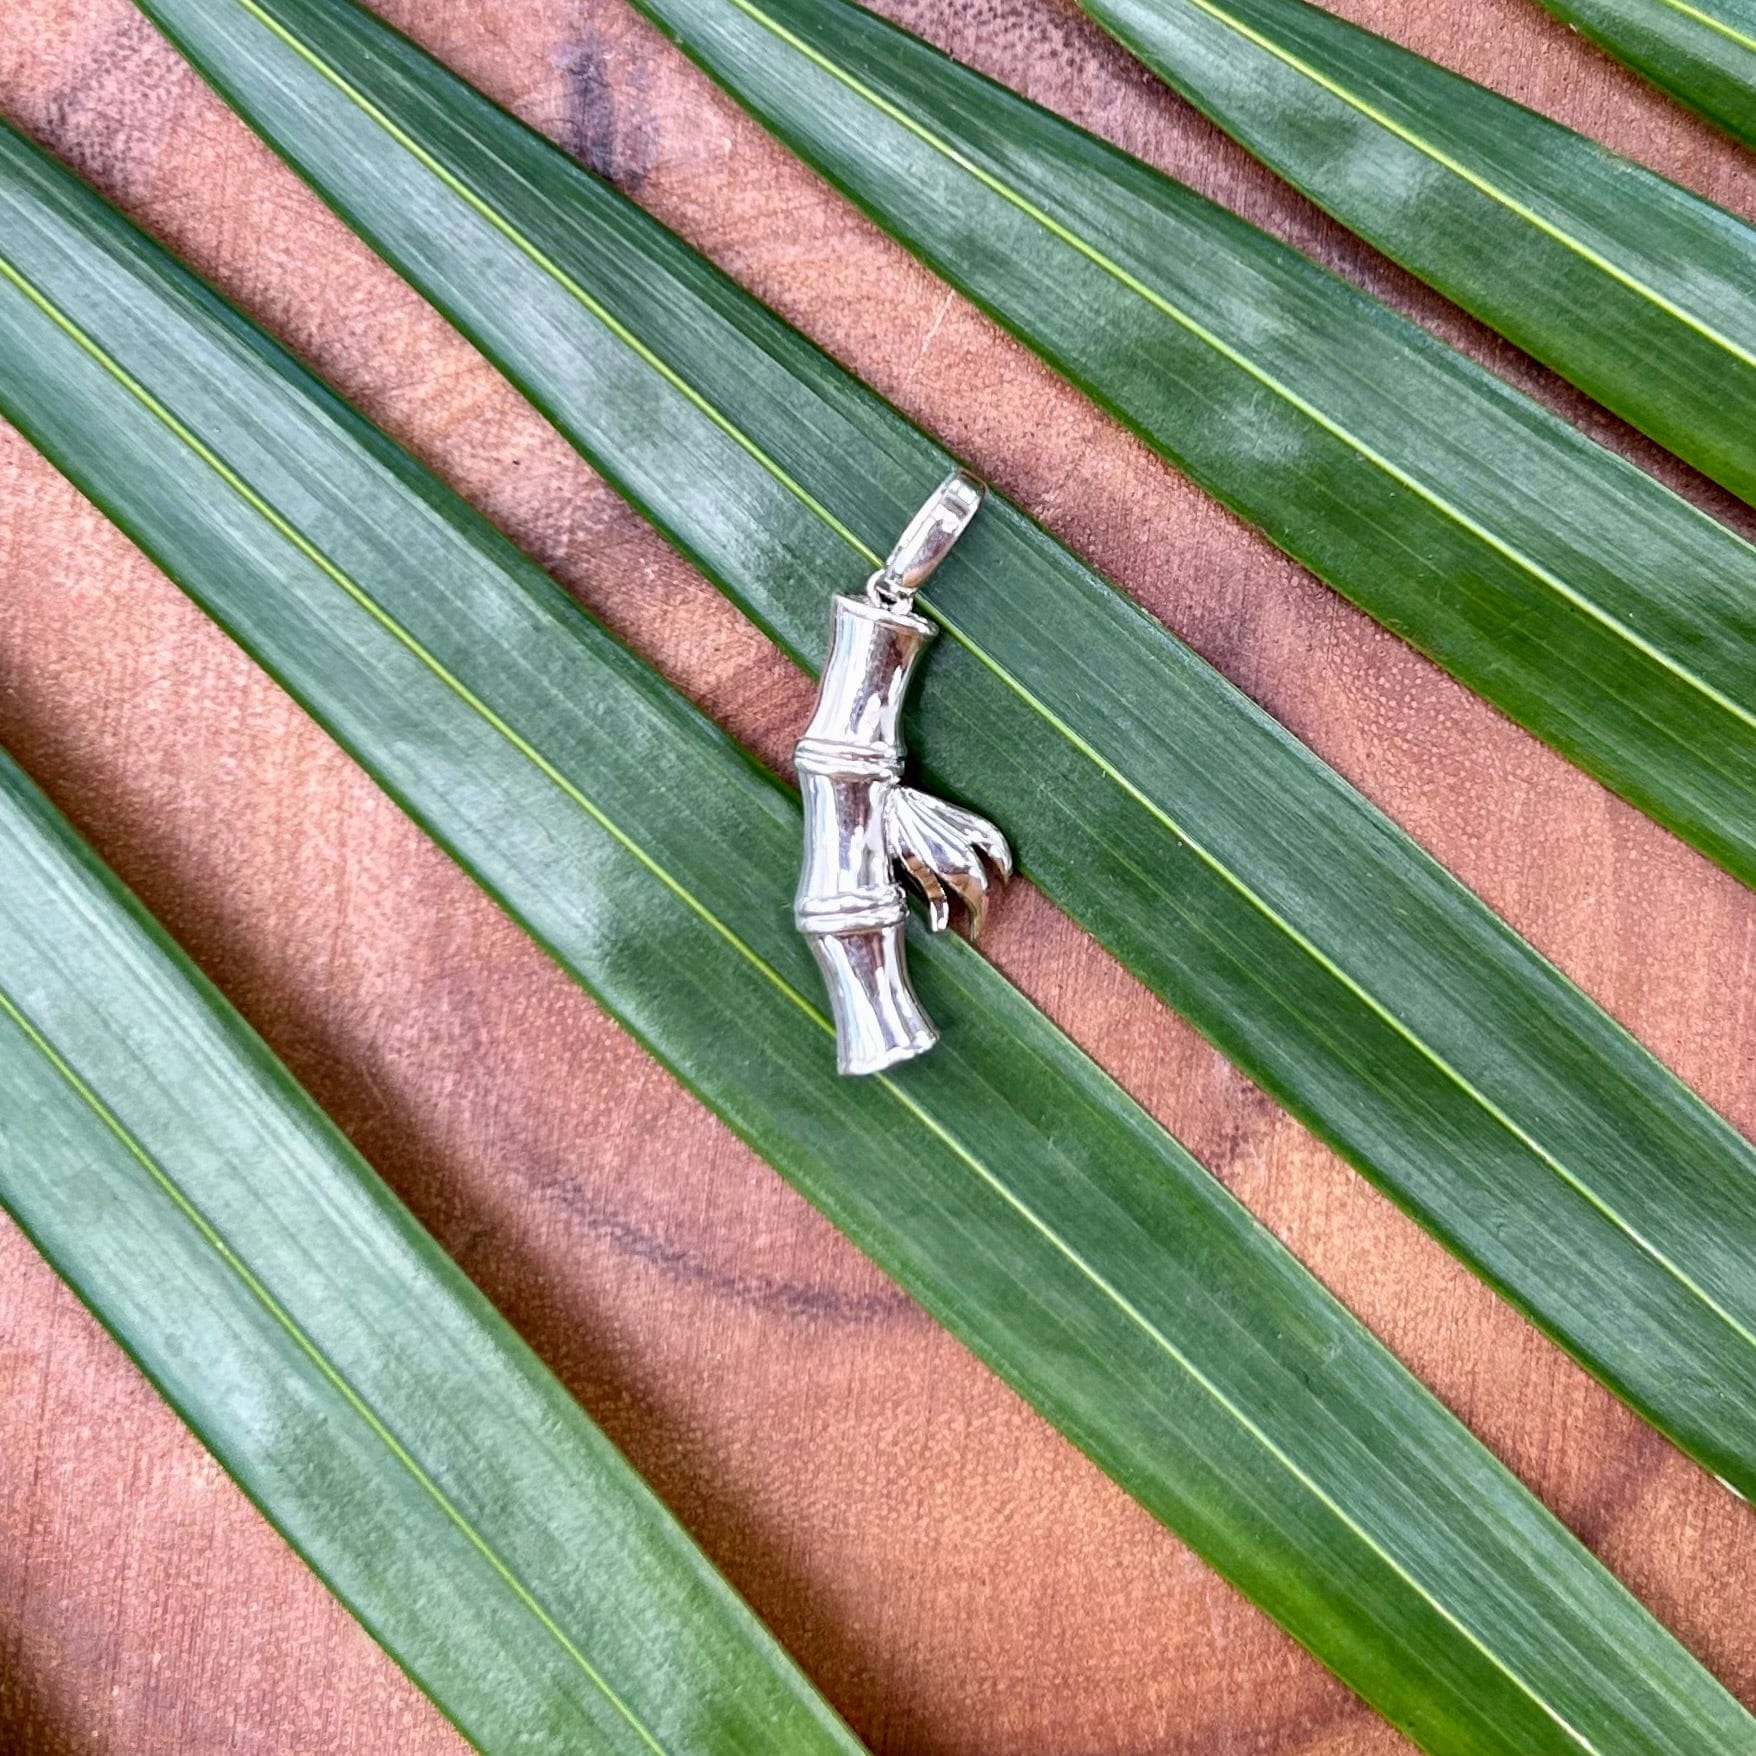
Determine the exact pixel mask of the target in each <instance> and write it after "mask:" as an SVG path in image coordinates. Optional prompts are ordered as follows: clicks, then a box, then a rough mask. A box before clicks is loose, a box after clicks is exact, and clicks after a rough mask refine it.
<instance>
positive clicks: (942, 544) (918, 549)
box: [866, 469, 987, 610]
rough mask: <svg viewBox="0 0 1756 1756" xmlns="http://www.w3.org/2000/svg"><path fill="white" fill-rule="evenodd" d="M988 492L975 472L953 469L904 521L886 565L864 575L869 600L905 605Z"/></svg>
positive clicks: (883, 604)
mask: <svg viewBox="0 0 1756 1756" xmlns="http://www.w3.org/2000/svg"><path fill="white" fill-rule="evenodd" d="M986 492H987V490H986V489H985V488H984V487H983V486H982V484H981V483H980V482H978V481H977V480H976V479H975V477H974V476H972V475H968V474H966V473H965V472H964V471H963V470H960V469H957V470H953V471H952V472H951V474H950V475H948V476H947V477H946V478H945V480H944V481H942V482H941V483H940V484H939V486H938V487H937V488H935V489H934V490H933V492H932V494H931V495H930V496H929V497H928V499H927V502H926V504H925V505H924V506H922V508H921V509H920V511H919V512H917V513H916V514H915V515H914V517H913V518H911V519H910V520H909V521H908V525H907V528H906V529H904V531H903V533H902V535H901V536H899V537H898V538H897V539H896V547H895V548H893V549H892V550H891V551H890V554H889V555H888V557H886V559H885V562H884V565H883V566H882V567H880V568H879V569H878V571H877V572H876V573H874V574H873V575H872V577H871V578H870V579H868V580H867V581H866V595H867V596H868V597H869V598H871V600H872V602H873V603H875V604H878V605H880V606H881V607H882V608H884V609H887V610H895V609H903V610H906V609H907V608H908V607H909V602H910V600H911V599H912V598H913V597H914V595H915V593H916V592H917V591H919V590H920V589H921V587H922V586H923V585H925V584H926V583H927V581H928V580H929V579H930V578H931V577H932V574H933V570H934V568H936V567H937V566H938V565H939V563H940V562H941V561H943V560H944V559H945V557H946V556H947V555H948V554H949V553H950V552H951V545H952V544H953V543H955V542H956V541H957V539H958V538H959V537H960V536H962V535H963V533H964V532H965V531H966V530H968V529H969V525H970V520H971V519H973V518H974V517H975V515H976V513H977V512H979V511H980V510H981V505H982V498H983V496H984V495H985V494H986Z"/></svg>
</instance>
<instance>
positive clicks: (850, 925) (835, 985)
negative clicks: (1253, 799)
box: [793, 471, 1012, 1074]
mask: <svg viewBox="0 0 1756 1756" xmlns="http://www.w3.org/2000/svg"><path fill="white" fill-rule="evenodd" d="M982 493H983V490H982V487H981V484H980V483H979V482H976V481H974V480H973V479H972V478H971V477H969V476H966V475H964V474H963V473H962V472H961V471H958V472H956V473H954V474H952V475H950V476H948V477H947V478H946V479H945V480H944V481H943V482H941V483H940V485H939V487H938V488H937V489H936V490H935V491H934V493H933V496H932V498H931V499H929V500H928V501H927V503H926V504H925V505H924V506H923V507H922V508H921V510H920V511H919V512H917V513H916V514H915V516H914V517H913V518H912V519H911V520H910V521H909V525H908V528H907V529H906V530H905V531H904V532H903V533H902V536H901V537H900V538H899V539H898V541H897V544H896V547H895V548H894V549H892V550H891V552H890V556H889V558H888V559H887V560H886V561H885V563H884V565H883V566H882V567H881V568H879V570H878V571H877V572H876V573H874V574H873V575H872V577H871V578H870V579H869V580H868V581H867V582H866V595H865V596H864V597H837V598H836V599H834V600H833V625H832V631H831V635H830V643H829V657H828V659H827V660H826V661H825V663H824V666H823V680H822V682H821V684H820V686H819V689H818V695H817V706H816V709H815V711H814V712H813V713H812V715H811V723H810V724H809V725H808V726H807V727H806V728H805V735H804V736H803V737H802V738H801V739H800V740H799V742H798V745H797V746H796V748H795V750H794V752H793V755H794V760H795V762H796V763H797V766H798V772H799V788H800V791H801V792H802V794H803V795H804V805H805V860H804V865H803V868H802V869H801V871H800V874H799V888H798V891H797V893H796V895H795V896H794V899H793V919H794V921H795V922H796V923H797V925H798V928H799V931H800V932H801V933H803V934H804V935H805V937H806V938H807V939H808V940H809V941H810V943H811V949H812V951H813V952H815V953H816V956H817V963H818V966H819V968H821V969H822V971H823V979H824V982H825V985H826V986H827V987H828V990H829V1004H830V1010H831V1012H832V1013H833V1014H834V1017H835V1035H836V1060H837V1065H838V1066H839V1067H840V1069H841V1071H842V1072H843V1073H851V1074H858V1073H877V1072H880V1071H882V1070H883V1069H884V1068H886V1067H892V1066H894V1065H895V1064H896V1063H897V1062H899V1061H906V1060H908V1059H909V1058H910V1057H911V1056H914V1055H920V1054H924V1053H925V1052H926V1051H927V1050H928V1049H930V1048H932V1046H933V1044H934V1043H935V1042H937V1041H938V1033H937V1032H936V1031H935V1030H934V1029H933V1026H932V1023H931V1022H930V1021H929V1019H928V1018H927V1015H926V1014H925V1013H924V1012H923V1011H922V1010H921V1004H920V1002H919V1001H918V1000H917V999H916V998H915V992H914V989H913V987H911V986H910V984H909V979H908V966H907V963H906V960H905V956H904V950H903V924H904V922H905V920H906V919H907V914H908V906H907V903H906V901H905V899H904V893H903V887H902V884H901V883H900V882H899V874H901V875H906V877H907V878H908V879H909V881H910V882H911V883H913V884H914V885H915V887H916V888H917V889H918V890H919V891H920V892H921V895H922V896H923V897H924V898H925V899H926V903H927V913H928V920H929V923H930V924H931V926H932V928H933V930H934V931H935V932H938V931H940V930H942V929H943V928H944V927H945V926H946V925H947V924H948V923H949V921H950V918H951V898H952V897H956V898H957V899H958V900H959V901H960V902H961V903H962V904H963V906H964V907H965V909H966V910H967V911H968V914H969V923H970V932H971V935H972V937H973V936H974V934H975V933H976V932H977V931H978V930H979V929H980V927H981V923H982V917H983V914H984V913H985V910H986V906H987V900H988V867H989V866H991V867H993V868H994V870H996V871H997V872H998V873H999V874H1000V876H1001V877H1002V878H1006V877H1009V876H1010V875H1011V872H1012V855H1011V852H1010V851H1009V849H1008V848H1007V846H1006V840H1005V837H1004V836H1002V835H1001V833H1000V832H999V830H997V829H996V828H995V827H994V826H993V824H991V823H989V822H987V821H986V820H985V819H983V818H981V817H978V816H976V815H975V814H974V813H973V812H970V811H965V810H963V809H961V808H960V807H958V806H956V805H950V804H947V803H946V802H945V801H944V800H943V799H935V798H933V797H932V796H931V795H930V794H927V793H922V792H917V791H916V790H915V789H914V788H912V787H905V786H904V785H903V784H902V759H903V750H902V732H901V729H900V721H901V716H902V703H903V697H904V695H905V694H906V693H907V690H908V684H909V678H910V677H911V676H912V675H913V673H914V667H915V662H916V660H917V659H919V657H920V656H921V653H922V652H923V651H924V650H925V649H926V646H927V643H928V642H929V641H930V640H931V639H932V638H933V635H934V633H935V632H936V630H935V629H934V627H933V624H932V623H931V622H929V621H927V620H926V618H925V617H922V616H917V615H916V614H915V613H914V609H913V603H914V594H915V592H916V591H918V590H919V589H920V587H921V586H922V585H923V584H924V583H925V582H926V580H927V579H928V578H929V577H930V576H931V574H932V572H933V569H934V568H935V567H937V566H938V565H939V563H940V561H941V560H943V559H944V557H945V555H946V553H947V552H948V551H949V550H950V548H951V545H952V544H953V543H955V542H956V541H957V539H958V537H960V536H961V535H962V534H963V532H964V531H965V530H966V529H967V528H968V527H969V523H970V520H971V519H972V518H974V517H975V515H976V512H977V511H978V509H979V508H980V506H981V503H982ZM984 861H985V862H986V864H984Z"/></svg>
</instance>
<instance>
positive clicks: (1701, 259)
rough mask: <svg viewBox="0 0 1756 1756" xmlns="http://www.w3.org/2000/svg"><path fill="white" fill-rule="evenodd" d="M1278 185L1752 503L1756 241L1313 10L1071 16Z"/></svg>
mask: <svg viewBox="0 0 1756 1756" xmlns="http://www.w3.org/2000/svg"><path fill="white" fill-rule="evenodd" d="M1085 10H1086V11H1087V12H1089V13H1090V14H1091V15H1092V17H1093V18H1095V19H1096V20H1097V21H1098V23H1100V24H1101V25H1103V26H1104V27H1105V29H1107V30H1109V31H1110V32H1111V33H1112V34H1113V35H1114V36H1116V37H1117V38H1118V40H1120V41H1121V42H1122V43H1123V45H1124V46H1125V47H1127V48H1128V49H1130V50H1131V51H1132V52H1133V53H1134V54H1136V55H1138V56H1139V57H1140V58H1141V59H1142V60H1143V61H1144V62H1145V63H1146V64H1147V65H1148V66H1149V67H1151V68H1152V69H1153V71H1154V72H1156V73H1158V74H1159V75H1160V76H1161V77H1162V78H1164V79H1166V80H1167V81H1168V82H1169V83H1170V84H1172V85H1173V86H1175V87H1176V89H1177V90H1178V91H1180V92H1181V93H1182V94H1183V95H1184V96H1185V97H1187V98H1188V99H1189V100H1190V101H1191V102H1192V103H1194V104H1195V105H1196V106H1197V107H1198V108H1200V109H1201V110H1203V111H1204V112H1205V113H1206V114H1207V115H1208V116H1210V117H1211V118H1212V119H1213V120H1214V121H1215V122H1217V123H1218V124H1219V125H1220V127H1222V128H1224V129H1226V130H1227V131H1228V132H1229V133H1231V134H1232V135H1233V136H1234V137H1235V138H1237V139H1238V140H1239V141H1240V143H1241V144H1243V145H1244V146H1245V147H1247V148H1248V149H1249V150H1250V151H1251V152H1253V153H1255V154H1256V156H1257V157H1258V158H1260V159H1262V160H1263V161H1264V162H1265V163H1267V164H1268V165H1269V166H1270V167H1271V168H1272V169H1273V170H1275V171H1277V172H1279V174H1280V175H1281V176H1283V177H1285V178H1286V179H1287V180H1288V181H1289V182H1291V183H1293V184H1294V185H1295V186H1296V187H1298V188H1299V189H1301V190H1303V191H1304V193H1305V194H1307V195H1309V196H1310V197H1311V198H1312V200H1314V201H1316V202H1317V203H1319V205H1321V206H1322V207H1324V208H1325V209H1327V210H1328V211H1329V212H1330V213H1332V214H1333V215H1335V217H1336V218H1337V219H1339V220H1340V221H1341V222H1342V224H1343V225H1345V226H1347V227H1348V228H1349V229H1350V230H1352V231H1355V232H1357V233H1359V235H1360V236H1361V237H1363V238H1365V239H1367V240H1368V242H1370V243H1372V244H1375V245H1376V246H1377V247H1378V248H1379V249H1381V250H1383V251H1384V252H1385V253H1386V254H1387V255H1389V256H1391V257H1393V258H1394V259H1395V260H1396V261H1397V262H1400V263H1401V264H1402V265H1403V267H1405V268H1407V269H1409V270H1410V271H1411V272H1412V273H1414V274H1417V275H1419V276H1420V278H1421V279H1422V280H1424V281H1427V282H1428V283H1429V284H1430V285H1432V286H1434V287H1436V288H1437V289H1438V290H1439V291H1440V292H1442V293H1444V294H1445V295H1446V297H1447V298H1450V299H1453V300H1455V301H1456V302H1457V303H1458V304H1459V305H1462V306H1463V307H1464V308H1465V309H1466V310H1468V311H1471V312H1473V313H1474V314H1475V315H1476V316H1478V317H1480V318H1481V319H1482V320H1483V321H1484V322H1486V323H1489V324H1491V325H1492V326H1493V327H1494V328H1495V329H1497V330H1499V331H1500V332H1501V333H1502V334H1503V335H1505V336H1507V337H1509V338H1510V339H1511V340H1513V341H1514V342H1516V343H1517V344H1518V345H1519V346H1520V347H1522V348H1524V349H1525V350H1526V351H1527V352H1528V353H1531V354H1534V355H1535V356H1536V357H1537V358H1538V359H1540V360H1542V361H1544V362H1545V363H1546V364H1548V365H1550V366H1553V367H1554V368H1555V369H1556V370H1557V371H1558V372H1560V373H1561V374H1562V375H1563V376H1564V377H1566V378H1568V379H1570V380H1571V381H1572V382H1573V383H1575V384H1577V385H1578V386H1579V387H1580V389H1582V390H1584V391H1585V392H1586V393H1587V394H1588V395H1591V396H1594V397H1596V398H1597V399H1598V401H1600V402H1602V403H1604V404H1605V405H1606V406H1608V407H1610V408H1612V409H1614V410H1615V411H1616V412H1617V413H1618V414H1620V415H1622V416H1623V417H1624V418H1625V419H1626V420H1628V421H1630V422H1632V423H1633V424H1634V425H1635V426H1637V427H1639V428H1641V429H1642V430H1643V431H1645V432H1646V433H1649V434H1650V435H1651V436H1652V437H1653V438H1654V439H1656V440H1658V442H1659V443H1660V444H1661V445H1664V446H1666V447H1668V448H1669V449H1670V450H1672V451H1674V452H1675V453H1676V454H1677V455H1678V456H1679V457H1682V458H1685V459H1687V460H1688V461H1689V462H1690V463H1692V464H1694V465H1695V466H1696V467H1697V468H1698V469H1701V470H1703V471H1705V472H1706V473H1707V474H1708V475H1710V476H1712V477H1713V478H1714V479H1715V480H1717V481H1719V482H1721V483H1723V484H1724V485H1725V486H1726V487H1728V488H1730V489H1731V490H1732V492H1733V493H1736V494H1741V495H1742V496H1743V497H1744V498H1745V499H1746V500H1751V499H1756V444H1753V443H1752V441H1751V432H1752V429H1753V428H1756V299H1753V298H1752V293H1751V288H1752V286H1756V231H1752V230H1751V228H1750V227H1748V226H1746V225H1744V224H1743V223H1742V222H1740V221H1739V220H1737V219H1734V218H1733V217H1732V215H1730V214H1728V213H1726V212H1725V211H1724V210H1723V209H1721V208H1718V207H1715V206H1713V205H1712V204H1711V203H1710V202H1706V201H1702V200H1700V199H1699V198H1697V197H1696V196H1693V195H1691V194H1689V193H1688V192H1687V191H1686V190H1683V189H1679V188H1678V187H1677V186H1676V185H1675V184H1674V183H1668V182H1666V181H1665V180H1664V179H1663V178H1662V177H1658V176H1655V175H1653V174H1652V173H1650V172H1648V171H1645V170H1643V169H1641V167H1639V166H1638V165H1635V164H1633V163H1631V162H1630V161H1629V160H1627V159H1623V158H1618V157H1616V156H1615V155H1614V154H1612V153H1609V152H1606V151H1605V150H1604V149H1603V148H1602V147H1599V146H1598V145H1596V143H1594V142H1593V141H1590V140H1587V139H1586V138H1585V137H1584V136H1583V135H1580V134H1575V133H1574V132H1573V131H1572V130H1571V129H1568V128H1563V127H1561V126H1559V125H1558V124H1556V123H1554V122H1551V121H1549V120H1548V119H1547V118H1545V117H1543V116H1539V115H1537V114H1536V113H1535V112H1534V111H1531V110H1527V109H1525V108H1524V107H1523V106H1522V105H1519V104H1515V103H1512V102H1511V101H1510V100H1508V99H1506V98H1502V97H1500V96H1499V95H1498V94H1496V93H1494V92H1491V91H1488V90H1486V89H1485V88H1483V87H1482V86H1479V85H1475V84H1473V83H1472V82H1471V81H1469V80H1467V79H1462V78H1460V77H1458V76H1457V75H1455V74H1452V73H1449V72H1447V71H1446V70H1445V69H1443V68H1441V67H1437V66H1435V65H1434V64H1433V63H1432V62H1430V61H1427V60H1424V59H1423V58H1422V57H1421V56H1419V55H1414V54H1411V53H1409V52H1408V51H1407V50H1405V49H1401V48H1399V47H1397V45H1395V44H1394V43H1391V42H1388V41H1386V40H1385V39H1384V38H1382V37H1378V36H1374V35H1373V34H1372V33H1371V32H1369V31H1364V30H1361V29H1359V28H1358V27H1357V26H1354V25H1351V24H1348V23H1346V22H1344V21H1343V20H1341V19H1338V18H1332V17H1331V16H1330V15H1329V14H1328V13H1326V12H1324V11H1323V10H1322V9H1321V8H1319V7H1317V6H1312V5H1308V4H1306V3H1305V0H1085Z"/></svg>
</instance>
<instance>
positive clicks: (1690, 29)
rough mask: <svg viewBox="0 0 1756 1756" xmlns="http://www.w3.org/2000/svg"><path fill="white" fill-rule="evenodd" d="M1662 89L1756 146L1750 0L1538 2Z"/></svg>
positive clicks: (1755, 21)
mask: <svg viewBox="0 0 1756 1756" xmlns="http://www.w3.org/2000/svg"><path fill="white" fill-rule="evenodd" d="M1541 3H1542V4H1543V5H1544V6H1546V7H1548V9H1549V11H1551V12H1552V13H1554V15H1555V16H1556V17H1557V18H1559V19H1562V20H1564V21H1565V22H1566V23H1568V24H1570V25H1572V26H1573V28H1574V29H1575V30H1577V31H1579V32H1580V33H1581V34H1582V35H1583V36H1587V37H1589V38H1590V39H1591V40H1592V41H1593V42H1594V43H1596V44H1597V45H1598V46H1599V47H1600V48H1602V49H1607V50H1608V51H1609V53H1610V54H1612V55H1614V56H1615V57H1616V58H1617V60H1619V61H1626V62H1627V63H1628V65H1629V66H1630V67H1632V68H1633V69H1634V70H1635V72H1637V73H1641V74H1644V75H1645V76H1646V77H1647V78H1648V79H1650V80H1651V81H1652V83H1653V84H1654V85H1656V86H1658V87H1659V89H1660V90H1661V91H1667V92H1669V93H1670V94H1671V96H1672V97H1674V98H1676V99H1677V100H1678V102H1679V103H1684V104H1687V105H1688V106H1689V108H1690V109H1692V110H1697V111H1699V112H1700V113H1701V114H1702V115H1703V116H1705V117H1706V118H1707V119H1708V120H1709V121H1710V122H1717V123H1718V124H1719V125H1720V127H1722V128H1723V129H1725V131H1726V132H1727V133H1728V134H1730V135H1732V136H1733V137H1734V138H1735V139H1737V140H1741V141H1742V142H1743V143H1744V144H1745V145H1746V146H1751V147H1756V8H1752V7H1751V6H1750V4H1749V0H1541Z"/></svg>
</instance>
